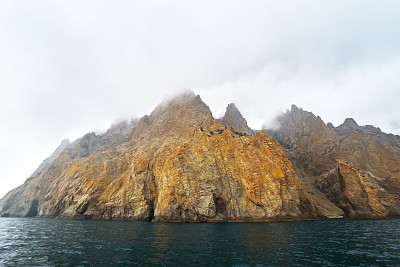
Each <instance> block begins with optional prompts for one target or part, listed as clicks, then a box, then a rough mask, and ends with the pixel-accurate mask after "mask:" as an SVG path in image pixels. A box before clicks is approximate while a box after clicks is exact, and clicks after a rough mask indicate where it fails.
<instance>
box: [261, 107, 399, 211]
mask: <svg viewBox="0 0 400 267" xmlns="http://www.w3.org/2000/svg"><path fill="white" fill-rule="evenodd" d="M278 121H279V123H280V125H281V127H280V129H278V130H267V132H268V133H270V134H271V136H273V137H274V138H275V139H276V140H277V141H278V142H279V143H280V144H281V145H282V146H283V147H284V148H285V151H286V154H287V156H288V158H289V159H290V160H291V162H292V163H293V165H294V167H295V170H296V172H297V174H298V175H299V177H300V179H301V181H302V183H303V186H304V187H307V188H308V189H309V190H310V192H314V193H315V195H319V193H323V195H324V196H323V197H321V199H323V198H324V197H326V198H327V199H329V201H331V202H332V203H334V204H335V205H336V206H337V207H339V208H341V209H342V210H343V211H344V212H345V214H346V215H347V216H349V217H354V218H360V217H362V218H370V217H372V218H375V217H386V216H398V215H399V214H400V172H399V170H400V153H399V150H398V148H397V147H398V146H399V145H400V142H398V140H399V137H398V136H393V135H389V134H385V133H382V132H381V131H380V130H379V129H378V128H375V127H373V126H364V127H363V126H359V125H358V124H357V123H356V122H355V121H354V120H353V119H346V120H345V122H344V123H343V124H342V125H340V126H338V127H336V128H335V127H333V125H331V124H328V125H325V123H324V122H323V121H322V120H321V119H320V118H319V117H316V116H315V115H314V114H312V113H310V112H307V111H303V110H302V109H299V108H297V107H296V106H292V108H291V110H290V111H287V112H286V113H285V114H283V115H282V116H280V117H279V118H278Z"/></svg>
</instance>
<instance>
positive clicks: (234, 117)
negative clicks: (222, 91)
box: [222, 103, 255, 135]
mask: <svg viewBox="0 0 400 267" xmlns="http://www.w3.org/2000/svg"><path fill="white" fill-rule="evenodd" d="M222 123H223V124H224V125H225V126H226V125H228V124H229V125H230V126H231V128H232V129H233V130H234V131H235V132H238V133H242V134H247V135H254V134H255V133H254V131H253V130H252V129H250V128H249V126H247V121H246V119H245V118H243V116H242V114H241V113H240V112H239V110H238V109H237V108H236V106H235V104H233V103H231V104H229V105H228V106H227V107H226V112H225V115H224V117H223V118H222Z"/></svg>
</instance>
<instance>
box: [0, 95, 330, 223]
mask: <svg viewBox="0 0 400 267" xmlns="http://www.w3.org/2000/svg"><path fill="white" fill-rule="evenodd" d="M239 114H240V113H239ZM246 126H247V124H246ZM236 131H237V130H236V129H235V130H232V128H231V127H230V126H229V125H228V126H224V125H223V124H222V123H221V121H220V120H216V119H214V118H213V117H212V115H211V112H210V110H209V108H208V107H207V105H206V104H205V103H204V102H203V101H202V100H201V99H200V97H199V96H196V95H194V94H193V93H192V92H186V93H184V94H182V95H180V96H178V97H176V98H174V99H171V100H169V101H166V102H164V103H161V104H160V105H159V106H157V107H156V108H155V110H154V111H153V112H152V113H151V114H150V115H149V116H145V117H143V118H142V119H140V121H139V122H138V124H137V126H136V125H126V127H125V128H124V130H122V129H121V130H117V131H113V130H110V131H108V132H107V133H106V134H104V135H101V136H97V135H95V134H93V133H92V134H87V135H85V136H84V137H82V138H81V139H78V140H77V141H75V142H74V143H73V144H72V146H71V147H68V148H66V149H64V151H63V152H62V153H61V154H60V155H59V156H58V157H57V159H55V160H54V161H53V162H52V163H51V164H50V166H48V167H46V168H44V169H43V170H42V171H41V172H40V173H39V174H38V175H37V176H34V177H31V178H29V179H28V180H27V181H26V182H25V183H24V184H23V185H21V186H20V187H18V188H16V189H14V190H12V191H11V192H9V193H8V194H7V195H6V196H5V197H4V198H3V199H2V200H0V215H1V216H51V217H67V218H93V219H129V220H153V221H177V222H178V221H179V222H180V221H188V222H192V221H193V222H197V221H205V222H206V221H270V220H300V219H311V218H322V217H324V215H325V213H324V212H321V208H319V204H318V203H315V200H314V199H313V198H311V197H310V195H309V194H308V193H307V192H306V191H305V190H303V188H302V185H301V183H300V181H299V179H298V177H297V175H296V173H295V171H294V169H293V167H292V164H291V163H290V161H289V160H288V159H287V158H286V155H285V152H284V150H283V149H282V147H281V146H280V145H279V144H278V143H277V142H275V141H274V140H273V139H272V138H271V137H270V136H269V135H267V134H266V133H262V132H259V133H257V135H256V136H249V135H242V134H238V133H236Z"/></svg>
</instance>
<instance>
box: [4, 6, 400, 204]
mask: <svg viewBox="0 0 400 267" xmlns="http://www.w3.org/2000/svg"><path fill="white" fill-rule="evenodd" d="M399 11H400V2H399V1H385V0H383V1H373V0H359V1H337V0H335V1H329V0H327V1H285V0H283V1H254V0H253V1H232V0H229V1H121V0H120V1H98V0H95V1H72V0H68V1H29V0H26V1H18V0H2V1H0V114H1V117H0V125H1V129H0V160H1V165H0V166H1V168H0V197H1V196H3V195H5V193H6V192H8V191H9V190H11V189H12V188H14V187H16V186H18V185H20V184H22V183H23V182H24V181H25V179H26V178H28V177H29V176H30V174H31V173H32V172H33V171H34V170H35V169H36V168H37V167H38V165H39V164H40V163H41V162H42V161H43V160H44V159H45V158H46V157H48V156H50V155H51V153H52V152H53V151H54V150H55V149H56V147H57V146H58V145H59V143H61V141H62V139H64V138H69V139H70V140H71V141H73V140H74V139H76V138H78V137H80V136H82V135H84V134H85V133H87V132H89V131H93V130H97V131H98V130H105V129H106V128H107V127H108V126H109V125H110V124H111V123H112V122H113V121H115V120H117V119H121V118H131V117H141V116H143V115H145V114H149V113H150V112H151V111H152V109H153V108H154V107H155V106H156V105H157V104H158V103H159V102H160V101H161V100H162V99H163V98H165V97H166V96H168V95H171V94H174V93H176V92H179V91H181V90H182V89H186V88H191V89H192V90H193V91H194V92H195V93H197V94H200V95H201V97H202V99H203V100H204V101H205V102H206V103H207V104H208V105H209V106H210V108H211V110H212V112H213V113H214V115H215V116H216V117H218V116H220V115H222V114H223V112H224V110H225V107H226V105H227V104H228V103H230V102H235V103H236V104H237V106H238V108H239V110H240V111H241V112H242V114H243V115H244V116H245V117H246V119H247V120H248V122H249V125H250V126H251V127H252V128H255V129H260V128H261V125H262V124H263V123H268V122H269V121H270V120H271V119H272V118H273V117H274V116H275V115H276V114H278V113H279V112H282V111H284V110H285V109H287V108H290V105H291V104H296V105H297V106H299V107H302V108H303V109H305V110H309V111H312V112H313V113H314V114H316V115H320V116H321V117H322V119H323V120H324V121H325V122H332V123H333V124H334V125H339V124H340V123H342V122H343V121H344V119H345V118H346V117H353V118H354V119H355V120H356V121H357V122H358V123H359V124H360V125H364V124H373V125H375V126H378V127H381V129H382V130H384V131H386V132H392V133H395V134H400V105H399V99H400V75H399V71H400V33H399V29H400V16H399Z"/></svg>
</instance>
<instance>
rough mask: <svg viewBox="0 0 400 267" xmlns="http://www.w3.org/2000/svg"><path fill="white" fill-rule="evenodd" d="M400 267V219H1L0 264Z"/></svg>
mask: <svg viewBox="0 0 400 267" xmlns="http://www.w3.org/2000/svg"><path fill="white" fill-rule="evenodd" d="M24 265H28V266H93V265H96V266H118V265H121V266H125V265H134V266H135V265H136V266H152V265H156V266H157V265H159V266H187V265H190V266H400V219H395V220H347V219H342V220H337V219H335V220H323V221H305V222H280V223H150V222H131V221H90V220H64V219H46V218H0V266H24Z"/></svg>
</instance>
